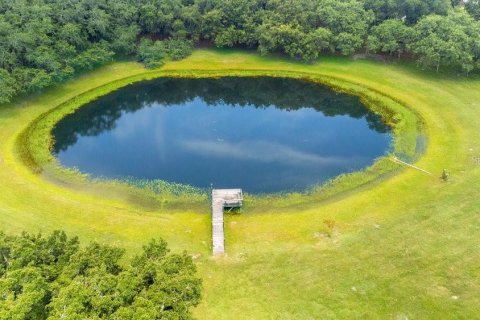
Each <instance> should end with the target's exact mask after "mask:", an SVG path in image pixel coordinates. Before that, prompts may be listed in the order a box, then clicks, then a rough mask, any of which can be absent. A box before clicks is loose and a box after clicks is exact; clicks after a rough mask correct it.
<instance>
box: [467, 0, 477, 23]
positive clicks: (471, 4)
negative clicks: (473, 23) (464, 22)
mask: <svg viewBox="0 0 480 320" xmlns="http://www.w3.org/2000/svg"><path fill="white" fill-rule="evenodd" d="M465 10H467V12H468V13H469V14H470V15H471V16H472V17H473V18H474V19H475V20H480V0H469V1H465Z"/></svg>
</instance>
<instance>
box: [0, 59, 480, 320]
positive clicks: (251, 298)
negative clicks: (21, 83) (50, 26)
mask: <svg viewBox="0 0 480 320" xmlns="http://www.w3.org/2000/svg"><path fill="white" fill-rule="evenodd" d="M229 68H230V69H235V70H240V69H249V70H253V69H258V70H271V71H279V70H281V71H295V72H307V73H311V74H315V75H322V76H330V77H336V78H339V79H343V80H345V81H348V82H350V83H357V84H361V85H362V86H364V87H368V88H371V89H374V90H378V91H380V92H382V93H385V94H387V95H388V96H390V97H393V98H395V99H396V100H398V101H400V102H401V103H403V104H405V105H408V106H409V107H411V108H413V109H414V110H415V112H417V113H418V114H419V115H420V116H421V117H422V118H423V120H424V123H425V128H424V130H425V132H426V134H427V136H428V147H427V148H426V150H425V153H424V154H423V156H422V157H421V158H420V159H419V161H418V162H417V163H416V165H418V166H419V167H421V168H425V169H427V170H428V171H430V172H433V173H434V174H433V175H431V176H429V175H425V174H423V173H421V172H418V171H416V170H411V169H404V170H402V171H401V172H400V173H397V174H395V175H393V176H390V177H387V178H385V179H384V180H383V181H378V182H376V183H373V184H369V185H368V186H366V187H364V188H360V189H356V190H354V191H351V192H350V193H349V194H348V195H342V196H341V197H338V198H334V199H331V200H330V201H323V202H321V203H320V202H317V201H316V200H315V199H314V200H313V201H310V202H308V201H305V199H304V198H302V197H303V196H302V195H297V196H292V197H290V198H289V199H288V203H283V204H282V205H280V206H273V207H269V206H268V199H263V200H262V199H259V200H255V201H253V202H252V203H251V204H250V205H248V204H246V208H245V214H240V215H230V216H229V215H227V216H226V221H225V232H226V243H227V246H228V251H229V252H228V256H226V257H225V258H223V259H212V258H211V257H210V255H209V251H210V247H209V246H210V216H209V215H208V214H204V213H208V212H209V206H208V202H207V203H206V205H204V204H202V203H203V202H202V201H203V200H202V201H199V202H195V203H194V204H191V205H190V204H187V205H185V206H183V207H182V206H176V207H175V206H170V205H169V203H168V201H167V202H166V203H164V204H162V205H164V206H165V208H166V209H162V208H161V207H160V208H155V209H148V207H146V206H135V205H132V204H131V202H130V201H124V200H122V198H121V197H103V196H102V197H100V196H96V195H94V194H91V193H85V192H79V191H77V190H75V189H74V188H65V187H62V186H61V185H58V184H55V183H51V182H49V181H48V180H46V178H45V177H43V176H42V175H38V174H34V173H32V172H31V171H30V170H29V169H28V168H26V167H25V165H24V164H23V163H22V162H21V161H19V155H18V154H17V153H16V151H15V150H17V149H16V143H17V140H18V136H19V134H20V133H21V132H22V130H23V129H24V128H25V127H26V126H27V125H28V124H29V123H30V122H31V121H33V120H34V119H35V118H37V117H38V116H39V115H40V114H42V113H44V112H46V111H48V110H50V109H51V108H52V107H55V106H57V105H59V104H61V103H63V102H65V101H67V100H68V99H71V98H73V97H75V96H77V95H78V94H80V93H82V92H85V91H88V90H91V89H93V88H96V87H99V86H101V85H104V84H107V83H110V82H112V81H113V80H117V79H122V78H125V77H129V76H135V75H140V74H143V73H145V70H144V69H143V68H142V67H141V66H139V65H137V64H135V63H116V64H112V65H109V66H107V67H105V68H102V69H100V70H98V71H95V72H92V73H89V74H86V75H84V76H82V77H80V78H78V79H76V80H73V81H70V82H68V83H66V84H65V85H62V86H59V87H57V88H55V89H53V90H50V91H48V92H46V93H45V94H42V95H40V96H37V97H31V98H29V99H25V100H22V101H19V102H17V103H15V104H12V105H10V106H2V108H1V110H0V181H1V186H2V190H1V193H0V224H1V226H2V229H4V230H5V231H7V232H16V231H20V230H29V231H39V230H41V231H49V230H53V229H65V230H66V231H67V232H69V233H71V234H78V235H80V237H81V238H82V239H83V240H97V241H101V242H108V243H111V244H119V245H123V246H126V247H128V248H129V252H130V253H134V252H135V250H136V249H138V248H139V247H141V245H142V244H144V243H146V241H147V240H148V239H150V238H152V237H158V236H162V237H164V238H165V239H166V240H167V241H168V242H169V243H170V244H171V247H172V248H173V249H174V250H184V249H186V250H188V251H189V252H190V253H192V254H195V257H196V261H197V263H198V267H199V270H200V273H201V276H202V277H203V279H204V288H205V289H204V298H203V302H202V304H201V305H200V306H199V307H198V308H197V309H196V310H195V315H196V316H197V317H198V318H201V319H252V318H257V319H265V318H273V319H278V318H282V319H298V318H303V319H308V318H312V319H313V318H319V317H321V318H324V319H328V318H400V319H401V318H406V317H408V318H431V319H438V318H442V317H444V316H445V314H456V315H457V317H459V318H462V317H463V318H474V317H476V316H477V311H476V309H477V307H478V305H479V304H480V298H479V297H478V294H477V293H478V292H479V291H480V281H479V280H478V279H480V270H479V268H478V265H479V264H480V254H479V253H478V237H477V236H476V234H477V233H478V230H480V218H479V213H480V199H479V197H478V187H477V185H478V181H480V180H479V179H480V163H479V161H478V159H480V158H479V157H480V130H478V128H479V127H480V105H479V101H480V80H478V79H476V78H459V77H444V76H441V75H438V76H437V75H430V74H427V73H420V72H416V71H413V69H410V68H408V67H406V66H400V65H394V64H393V65H383V64H376V63H373V62H367V61H355V62H353V61H350V60H347V59H340V58H327V59H324V60H321V61H320V62H318V63H316V64H314V65H304V64H297V63H294V62H291V61H286V60H280V59H274V58H265V57H259V56H258V55H256V54H253V53H242V52H237V51H216V50H199V51H196V52H195V53H194V54H193V55H192V56H191V57H190V58H188V59H186V60H184V61H180V62H175V63H168V64H167V65H165V67H164V69H165V70H167V71H168V70H182V69H184V70H195V69H198V70H204V71H205V70H212V71H215V70H223V71H224V70H226V69H229ZM444 168H446V169H448V170H449V171H450V173H451V178H450V180H449V181H448V182H443V181H442V180H441V179H440V178H439V176H440V174H441V172H442V170H443V169H444ZM48 178H49V179H50V177H48ZM130 196H132V197H134V196H135V195H130ZM140 196H141V195H139V197H140ZM167 208H168V209H167ZM172 213H174V214H172Z"/></svg>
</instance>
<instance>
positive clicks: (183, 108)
mask: <svg viewBox="0 0 480 320" xmlns="http://www.w3.org/2000/svg"><path fill="white" fill-rule="evenodd" d="M53 134H54V137H55V140H56V143H55V146H54V152H55V154H56V155H57V157H58V158H59V160H60V162H61V163H63V164H64V165H66V166H72V167H73V166H75V167H77V168H79V169H80V170H82V171H84V172H88V173H92V174H94V175H102V176H107V177H121V176H127V175H128V176H134V177H138V178H148V179H153V178H155V179H164V180H167V181H173V182H180V183H185V184H191V185H194V186H199V187H207V186H209V185H210V183H213V184H214V185H215V186H217V187H236V186H238V187H242V188H244V189H246V190H247V191H249V192H252V193H258V192H276V191H286V190H300V189H304V188H306V187H309V186H312V185H314V184H317V183H320V182H323V181H325V180H327V179H329V178H331V177H333V176H335V175H338V174H340V173H343V172H349V171H352V170H358V169H360V168H362V167H365V166H367V165H369V164H371V163H372V161H373V159H374V158H376V157H378V156H381V155H382V154H384V153H385V152H386V150H388V148H389V144H390V140H391V136H390V131H389V128H388V127H387V126H386V125H384V124H383V123H382V122H381V120H380V118H379V117H378V116H376V115H375V114H373V113H371V112H369V111H368V110H367V109H366V108H365V107H364V106H363V105H362V104H361V103H360V102H359V100H358V98H356V97H352V96H348V95H344V94H338V93H335V92H333V91H331V90H329V89H328V88H325V87H322V86H318V85H315V84H312V83H308V82H304V81H299V80H292V79H283V78H233V77H231V78H228V77H227V78H221V79H170V78H166V79H158V80H154V81H149V82H143V83H139V84H135V85H131V86H128V87H126V88H124V89H122V90H119V91H117V92H114V93H111V94H109V95H107V96H105V97H102V98H100V99H98V100H97V101H95V102H93V103H90V104H89V105H87V106H85V107H82V108H81V109H80V110H78V111H77V112H76V113H74V114H72V115H69V116H67V117H66V118H65V119H63V120H62V121H61V122H60V123H59V124H58V125H57V126H56V128H55V129H54V132H53Z"/></svg>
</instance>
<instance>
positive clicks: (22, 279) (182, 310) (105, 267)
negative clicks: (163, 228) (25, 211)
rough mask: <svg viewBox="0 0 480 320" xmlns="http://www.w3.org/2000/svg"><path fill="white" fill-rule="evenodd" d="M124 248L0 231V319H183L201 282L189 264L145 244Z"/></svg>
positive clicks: (158, 245) (162, 246)
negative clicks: (131, 250) (129, 251)
mask: <svg viewBox="0 0 480 320" xmlns="http://www.w3.org/2000/svg"><path fill="white" fill-rule="evenodd" d="M123 255H124V250H123V249H120V248H117V247H112V246H107V245H100V244H98V243H90V244H89V245H87V246H85V247H83V246H80V243H79V241H78V239H77V238H68V237H67V236H66V234H65V233H64V232H61V231H56V232H53V233H52V234H51V235H49V236H43V235H41V234H38V235H32V234H28V233H22V234H21V235H19V236H7V235H5V234H3V233H0V319H71V320H73V319H190V318H191V315H190V309H191V308H192V307H194V306H196V305H197V304H198V303H199V301H200V294H201V280H200V279H199V278H198V277H197V276H196V268H195V265H194V264H193V261H192V258H191V257H190V256H189V255H187V254H186V253H185V252H184V253H182V254H172V253H170V252H169V250H168V248H167V243H166V242H165V241H164V240H161V239H159V240H152V241H150V242H149V243H148V244H147V245H145V246H144V247H143V251H142V252H141V253H140V254H139V255H137V256H135V257H134V258H133V259H132V260H131V262H130V263H129V264H128V263H127V264H124V263H121V259H122V257H123Z"/></svg>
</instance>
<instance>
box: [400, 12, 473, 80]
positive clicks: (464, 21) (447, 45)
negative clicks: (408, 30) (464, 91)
mask: <svg viewBox="0 0 480 320" xmlns="http://www.w3.org/2000/svg"><path fill="white" fill-rule="evenodd" d="M472 30H478V25H475V23H474V21H473V19H472V18H471V17H470V16H469V15H468V14H466V13H465V12H461V11H458V12H451V13H450V14H449V15H448V16H446V17H445V16H439V15H432V16H427V17H425V18H423V19H421V20H420V21H419V22H418V24H417V25H416V26H415V27H414V31H413V39H412V42H411V43H410V45H409V46H408V48H409V49H410V50H411V51H412V52H413V53H415V54H417V55H419V61H420V63H421V64H422V65H424V66H427V67H434V68H435V69H436V70H437V71H438V70H439V69H440V66H442V65H444V66H451V67H460V68H461V69H462V70H464V71H465V72H469V71H471V70H472V69H473V68H474V67H475V58H476V55H475V48H476V45H477V44H478V43H479V34H478V33H474V32H472ZM477 58H478V56H477Z"/></svg>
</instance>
